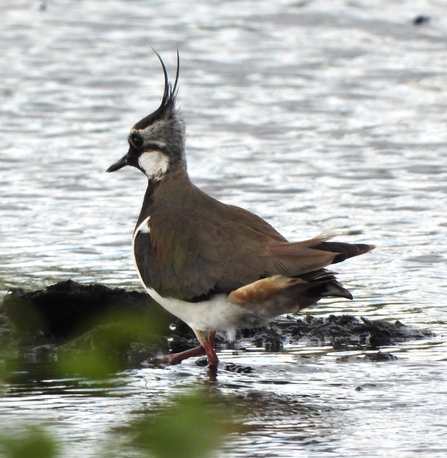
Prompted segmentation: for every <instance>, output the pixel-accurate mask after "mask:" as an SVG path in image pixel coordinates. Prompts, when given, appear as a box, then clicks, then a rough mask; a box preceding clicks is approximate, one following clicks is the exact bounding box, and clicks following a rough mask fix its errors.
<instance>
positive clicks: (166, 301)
mask: <svg viewBox="0 0 447 458" xmlns="http://www.w3.org/2000/svg"><path fill="white" fill-rule="evenodd" d="M146 290H147V292H148V293H149V294H150V296H151V297H152V299H154V300H155V301H156V302H158V303H159V304H160V305H161V306H162V307H163V308H165V309H166V310H167V311H168V312H170V313H172V314H173V315H175V316H176V317H178V318H180V319H181V320H182V321H184V322H185V323H186V324H187V325H188V326H190V327H191V328H192V329H195V330H200V331H204V332H209V331H218V332H226V333H227V337H228V340H234V338H235V333H236V328H252V327H258V326H264V325H265V324H267V323H268V322H269V321H270V317H262V316H259V315H258V314H254V313H253V312H251V311H249V310H247V309H244V308H243V307H240V306H239V305H236V304H233V303H231V302H229V301H228V300H227V299H228V295H227V294H216V295H214V296H211V298H210V299H209V300H206V301H201V302H187V301H182V300H181V299H174V298H172V297H162V296H160V295H159V294H158V293H157V291H155V290H154V289H152V288H146Z"/></svg>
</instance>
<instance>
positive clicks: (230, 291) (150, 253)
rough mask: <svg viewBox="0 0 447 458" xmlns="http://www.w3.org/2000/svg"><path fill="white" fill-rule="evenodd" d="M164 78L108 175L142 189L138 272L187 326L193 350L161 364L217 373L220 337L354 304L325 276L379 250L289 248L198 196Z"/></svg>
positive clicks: (324, 239)
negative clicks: (198, 365) (127, 170)
mask: <svg viewBox="0 0 447 458" xmlns="http://www.w3.org/2000/svg"><path fill="white" fill-rule="evenodd" d="M154 52H155V54H156V55H157V57H158V59H159V61H160V63H161V67H162V69H163V74H164V92H163V97H162V100H161V104H160V106H159V108H158V109H157V110H155V111H154V112H153V113H151V114H149V115H148V116H146V117H144V118H143V119H141V120H140V121H138V122H137V123H136V124H135V125H134V126H133V127H132V128H131V130H130V133H129V136H128V143H129V150H128V152H127V153H126V154H125V155H124V156H123V157H122V158H121V159H119V160H118V161H117V162H115V163H114V164H112V165H111V166H110V167H109V168H108V169H107V172H115V171H117V170H119V169H121V168H123V167H125V166H132V167H135V168H137V169H138V170H140V171H141V172H143V173H144V174H145V175H146V177H147V180H148V184H147V189H146V192H145V195H144V199H143V204H142V207H141V211H140V215H139V217H138V220H137V223H136V226H135V230H134V233H133V238H132V251H133V257H134V262H135V266H136V269H137V272H138V275H139V278H140V280H141V282H142V283H143V285H144V287H145V289H146V290H147V292H148V293H149V295H150V296H151V297H152V298H153V299H154V300H155V301H156V302H158V303H159V304H160V305H161V306H162V307H164V308H165V309H166V310H168V311H169V312H171V313H172V314H173V315H175V316H176V317H178V318H179V319H180V320H182V321H184V322H185V323H186V324H187V325H188V326H189V327H190V328H191V329H192V330H193V331H194V333H195V335H196V337H197V340H198V342H199V345H198V346H197V347H195V348H192V349H189V350H186V351H183V352H181V353H175V354H169V355H168V356H166V358H165V362H166V363H167V364H178V363H180V362H181V361H183V360H184V359H186V358H189V357H193V356H203V355H206V357H207V361H208V367H209V371H210V373H212V374H214V376H215V374H216V373H217V366H218V363H219V359H218V356H217V353H216V350H215V345H214V344H215V336H216V332H217V333H219V334H221V333H222V334H225V333H226V335H227V338H228V339H229V340H230V341H231V340H234V339H235V334H236V330H237V329H238V328H256V327H261V326H264V325H266V324H268V323H269V322H270V321H272V320H273V319H274V318H277V317H278V316H280V315H283V314H294V313H298V312H299V311H301V310H302V309H304V308H306V307H310V306H312V305H314V304H316V303H317V302H318V301H319V300H320V299H321V298H324V297H340V298H345V299H352V295H351V293H350V292H349V291H348V290H347V289H345V288H344V287H343V286H342V285H341V284H340V283H339V282H338V281H337V279H336V277H335V274H334V273H333V272H332V271H329V270H327V269H326V267H327V266H329V265H332V264H336V263H339V262H342V261H344V260H346V259H348V258H351V257H353V256H358V255H362V254H364V253H367V252H368V251H370V250H372V249H373V248H375V246H374V245H370V244H362V243H345V242H336V241H331V238H332V237H331V236H329V235H318V236H316V237H314V238H312V239H309V240H304V241H298V242H293V241H288V240H287V239H286V238H285V237H283V236H282V235H281V234H280V233H279V232H278V231H277V230H276V229H274V228H273V227H272V226H271V225H270V224H269V223H268V222H266V221H265V220H264V219H262V218H260V217H259V216H257V215H255V214H254V213H251V212H249V211H247V210H245V209H243V208H240V207H237V206H233V205H228V204H225V203H222V202H220V201H218V200H216V199H214V198H213V197H211V196H209V195H208V194H206V193H205V192H203V191H202V190H200V189H199V188H198V187H197V186H195V185H194V184H193V183H192V182H191V180H190V178H189V175H188V172H187V165H186V157H185V123H184V120H183V118H182V116H181V114H180V111H179V109H178V107H177V105H176V99H177V94H178V81H179V72H180V56H179V52H178V51H177V69H176V76H175V81H174V84H173V85H172V83H171V82H170V80H169V76H168V71H167V69H166V66H165V64H164V62H163V60H162V58H161V56H160V54H158V53H157V52H156V51H155V50H154Z"/></svg>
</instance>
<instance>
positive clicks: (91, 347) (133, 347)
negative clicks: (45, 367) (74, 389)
mask: <svg viewBox="0 0 447 458" xmlns="http://www.w3.org/2000/svg"><path fill="white" fill-rule="evenodd" d="M153 327H154V326H153V324H151V323H150V322H149V321H147V320H144V319H142V318H141V316H138V315H136V316H132V314H129V315H127V316H124V315H123V314H114V315H108V316H107V317H104V320H103V321H102V324H101V323H100V324H98V325H97V326H96V327H94V328H93V329H92V330H91V331H88V332H86V333H84V334H82V335H81V336H80V337H78V338H76V339H74V340H73V341H71V342H69V343H68V344H66V345H64V346H63V347H62V348H61V350H60V351H59V353H58V361H59V362H58V368H59V371H60V372H61V373H62V374H71V375H77V376H81V377H87V378H92V379H102V378H106V377H108V376H110V375H111V374H113V373H116V372H118V371H120V370H122V369H124V368H125V367H126V366H127V365H128V364H129V363H130V362H132V358H133V357H135V356H136V355H137V356H138V355H139V356H140V358H141V360H144V359H146V358H148V357H149V356H151V355H152V353H151V351H152V350H153V345H152V344H153V343H154V342H155V339H156V337H155V336H154V334H153V332H152V331H153ZM155 347H156V346H155ZM133 362H134V361H133ZM140 362H141V361H140Z"/></svg>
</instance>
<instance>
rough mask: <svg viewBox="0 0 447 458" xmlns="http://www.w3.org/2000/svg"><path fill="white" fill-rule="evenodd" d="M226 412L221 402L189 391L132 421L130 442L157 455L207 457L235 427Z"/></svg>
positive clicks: (203, 394)
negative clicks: (133, 433) (155, 410)
mask: <svg viewBox="0 0 447 458" xmlns="http://www.w3.org/2000/svg"><path fill="white" fill-rule="evenodd" d="M230 415H231V414H230V410H229V408H228V407H227V406H226V405H225V404H224V402H222V401H220V402H216V400H215V399H211V398H210V396H209V393H207V392H202V391H197V392H193V393H191V394H188V395H184V396H182V397H180V398H177V399H175V400H174V401H173V403H172V404H171V403H170V404H169V405H168V406H165V407H164V408H163V409H162V410H161V411H160V412H158V413H157V414H155V415H149V416H147V417H146V418H145V419H143V420H142V421H140V422H138V423H137V424H135V425H134V431H135V432H136V436H135V441H134V444H135V445H136V446H137V447H139V448H141V449H143V450H145V451H146V452H149V454H150V456H155V457H157V458H173V457H182V458H201V457H207V456H210V455H212V452H215V450H216V449H217V448H218V447H219V446H220V445H221V443H222V442H223V441H224V440H225V438H226V436H227V435H228V434H229V433H232V432H235V431H237V430H238V426H237V425H236V424H235V423H234V422H232V421H230Z"/></svg>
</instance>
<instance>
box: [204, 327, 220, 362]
mask: <svg viewBox="0 0 447 458" xmlns="http://www.w3.org/2000/svg"><path fill="white" fill-rule="evenodd" d="M215 337H216V331H212V332H210V333H209V334H208V336H207V338H206V340H205V341H204V342H202V346H203V347H204V349H205V353H206V357H207V358H208V366H209V367H210V368H211V367H216V368H217V365H218V364H219V359H218V358H217V354H216V350H214V338H215Z"/></svg>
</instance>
